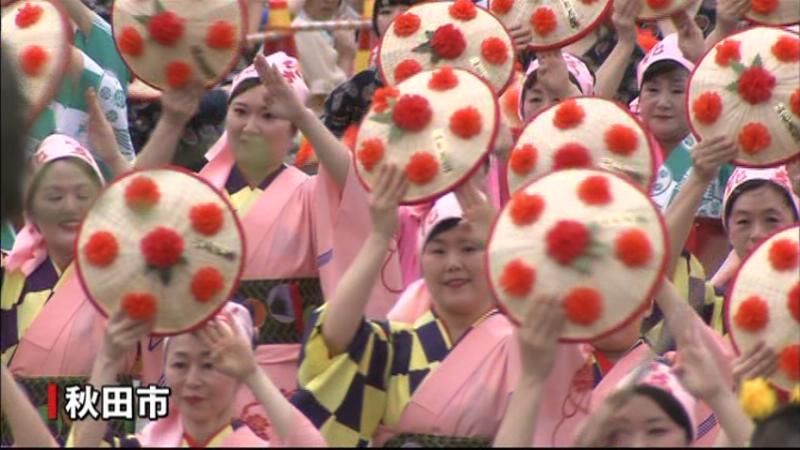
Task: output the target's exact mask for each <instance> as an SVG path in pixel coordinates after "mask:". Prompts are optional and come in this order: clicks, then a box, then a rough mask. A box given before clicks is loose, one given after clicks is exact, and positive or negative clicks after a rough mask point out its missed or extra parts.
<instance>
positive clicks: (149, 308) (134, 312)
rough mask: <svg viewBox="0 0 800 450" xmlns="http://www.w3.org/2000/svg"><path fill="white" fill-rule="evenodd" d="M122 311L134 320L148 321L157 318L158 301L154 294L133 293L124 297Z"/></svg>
mask: <svg viewBox="0 0 800 450" xmlns="http://www.w3.org/2000/svg"><path fill="white" fill-rule="evenodd" d="M122 309H123V310H125V313H126V314H127V315H128V317H130V318H131V319H133V320H141V321H148V320H152V319H153V317H155V316H156V311H157V310H158V300H156V298H155V296H153V294H148V293H140V292H131V293H129V294H125V296H124V297H122Z"/></svg>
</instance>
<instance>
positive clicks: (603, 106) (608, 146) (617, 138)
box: [507, 97, 656, 193]
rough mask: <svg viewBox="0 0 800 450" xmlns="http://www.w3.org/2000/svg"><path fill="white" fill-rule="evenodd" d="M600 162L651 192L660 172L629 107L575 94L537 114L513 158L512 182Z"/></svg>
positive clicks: (516, 185)
mask: <svg viewBox="0 0 800 450" xmlns="http://www.w3.org/2000/svg"><path fill="white" fill-rule="evenodd" d="M591 166H597V167H601V168H603V169H608V170H611V171H614V172H617V173H621V174H625V175H627V176H628V177H630V178H631V179H632V180H634V182H635V183H636V184H637V185H638V186H639V188H640V189H643V190H645V191H647V192H649V187H650V184H651V183H652V182H653V178H654V175H655V172H656V167H655V159H654V157H653V149H652V148H651V143H650V140H649V139H647V134H646V133H645V131H644V129H643V128H642V126H641V125H640V124H639V121H638V120H636V119H635V118H634V117H633V115H632V114H631V113H630V112H629V111H628V110H626V109H625V108H623V107H621V106H619V105H617V104H616V103H614V102H612V101H609V100H605V99H601V98H599V97H575V98H571V99H568V100H565V101H563V102H561V103H558V104H556V105H553V106H551V107H549V108H547V109H545V110H543V111H542V112H540V113H539V114H537V115H536V116H534V117H533V119H531V121H530V122H528V124H527V125H526V126H525V128H524V129H523V130H522V134H521V135H520V137H519V139H517V142H516V144H515V146H514V149H513V150H512V151H511V154H510V156H509V158H508V167H507V174H508V187H509V190H510V191H511V193H513V192H515V191H516V190H518V189H519V188H520V186H522V185H524V184H525V183H526V182H528V181H530V180H531V179H533V178H536V177H538V176H541V175H543V174H545V173H547V172H550V171H552V170H560V169H563V168H570V167H591Z"/></svg>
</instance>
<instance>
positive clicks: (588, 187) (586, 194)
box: [578, 175, 611, 206]
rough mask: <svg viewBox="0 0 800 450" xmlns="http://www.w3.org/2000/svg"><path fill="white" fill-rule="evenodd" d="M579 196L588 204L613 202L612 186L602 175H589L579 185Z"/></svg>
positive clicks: (596, 204) (595, 204)
mask: <svg viewBox="0 0 800 450" xmlns="http://www.w3.org/2000/svg"><path fill="white" fill-rule="evenodd" d="M578 198H580V199H581V201H583V203H585V204H587V205H593V206H598V205H607V204H608V203H610V202H611V186H610V184H609V183H608V178H606V177H604V176H602V175H592V176H590V177H587V178H586V179H585V180H583V181H582V182H581V184H580V185H579V186H578Z"/></svg>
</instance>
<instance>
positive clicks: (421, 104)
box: [392, 94, 433, 132]
mask: <svg viewBox="0 0 800 450" xmlns="http://www.w3.org/2000/svg"><path fill="white" fill-rule="evenodd" d="M431 117H433V111H431V105H430V103H428V100H427V99H426V98H425V97H423V96H421V95H416V94H406V95H403V96H402V97H400V99H399V100H397V103H396V104H395V105H394V109H393V110H392V121H394V124H395V125H397V126H398V127H400V128H402V129H403V130H405V131H412V132H413V131H420V130H422V129H423V128H425V127H426V126H428V123H430V121H431Z"/></svg>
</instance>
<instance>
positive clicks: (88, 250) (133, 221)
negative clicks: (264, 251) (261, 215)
mask: <svg viewBox="0 0 800 450" xmlns="http://www.w3.org/2000/svg"><path fill="white" fill-rule="evenodd" d="M242 236H243V234H242V229H241V224H240V223H239V220H238V219H237V217H236V215H235V214H234V212H233V209H232V208H231V206H230V204H229V203H228V201H227V200H226V199H225V197H224V196H223V195H221V194H220V193H219V192H218V191H217V190H215V189H214V188H213V187H211V185H210V184H208V182H206V181H205V180H203V179H201V178H199V177H197V176H196V175H194V174H191V173H189V172H187V171H184V170H182V169H173V168H164V169H153V170H146V171H138V172H133V173H130V174H127V175H125V176H123V177H122V178H119V179H117V180H116V181H115V182H114V183H112V184H111V185H109V186H108V187H107V188H106V190H105V191H104V192H103V193H102V194H101V195H100V197H99V198H98V199H97V202H96V203H95V205H94V206H93V207H92V209H91V211H89V214H88V215H87V216H86V218H85V220H84V221H83V224H82V225H81V229H80V232H79V235H78V240H77V248H76V255H77V258H76V261H77V268H78V275H79V276H80V279H81V282H82V283H83V286H84V289H85V290H86V292H87V293H88V295H89V298H90V299H92V301H93V302H94V303H95V306H97V308H98V309H99V310H100V311H101V312H102V313H103V314H105V315H108V314H109V313H110V312H112V311H115V310H116V309H118V308H119V307H120V304H121V307H122V308H124V309H126V310H127V312H128V314H129V315H130V316H131V317H134V318H139V319H148V318H150V317H154V318H155V326H154V330H153V334H156V335H172V334H177V333H181V332H184V331H187V330H189V329H192V328H193V327H195V326H198V325H199V324H201V323H202V322H204V321H205V320H207V319H208V318H210V317H212V316H213V315H214V314H215V313H216V312H217V311H218V310H219V309H220V308H222V306H223V305H224V304H225V302H226V301H227V300H228V297H229V295H230V293H231V292H232V291H233V289H234V287H235V285H236V283H237V281H238V279H239V276H240V274H241V270H242V267H243V257H244V242H243V237H242Z"/></svg>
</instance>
